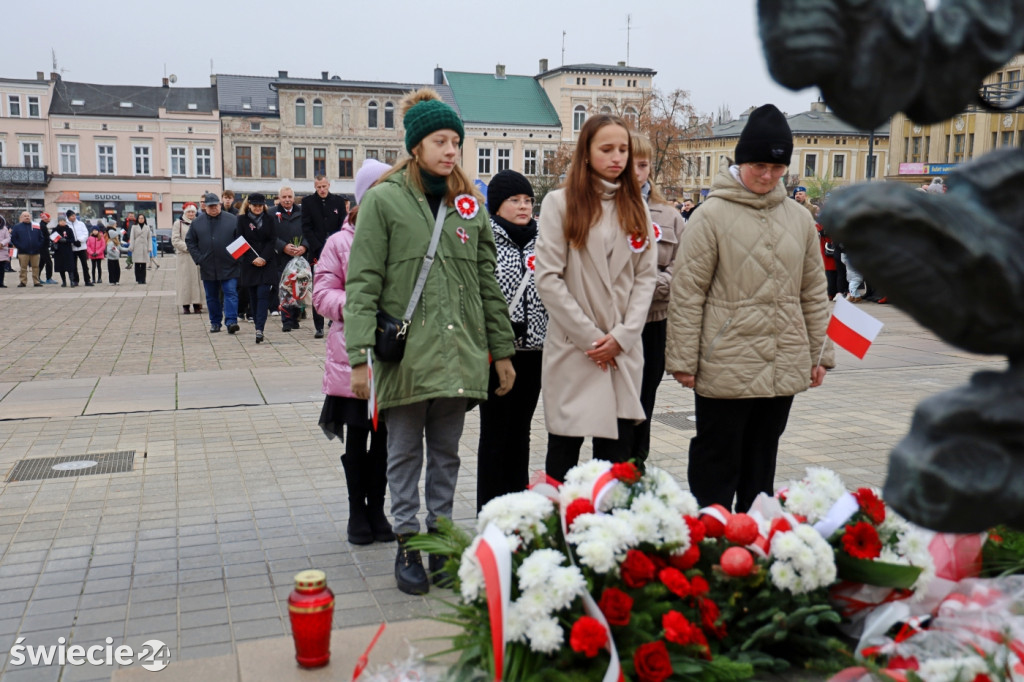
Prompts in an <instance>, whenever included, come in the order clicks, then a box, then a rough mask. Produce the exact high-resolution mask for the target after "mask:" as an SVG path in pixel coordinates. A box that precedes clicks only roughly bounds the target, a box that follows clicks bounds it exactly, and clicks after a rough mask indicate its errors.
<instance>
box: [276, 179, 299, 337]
mask: <svg viewBox="0 0 1024 682" xmlns="http://www.w3.org/2000/svg"><path fill="white" fill-rule="evenodd" d="M271 214H272V215H273V216H274V235H275V236H276V237H277V245H276V248H275V250H276V251H277V265H276V267H277V279H278V281H280V280H281V275H282V274H284V267H285V266H286V265H288V261H290V260H291V259H292V258H294V257H295V256H305V255H306V250H307V247H306V242H305V240H304V239H303V236H302V207H301V206H296V205H295V192H294V191H293V190H292V188H291V187H282V188H281V189H280V190H279V191H278V192H277V206H275V207H274V209H273V210H272V211H271ZM296 242H297V243H296ZM271 300H273V301H278V300H279V299H278V294H277V291H276V290H275V291H274V295H273V297H272V299H271ZM274 308H275V309H277V308H278V305H275V306H274ZM299 313H300V311H299V308H298V306H287V307H285V308H284V309H282V310H281V331H283V332H290V331H291V330H293V329H298V328H299Z"/></svg>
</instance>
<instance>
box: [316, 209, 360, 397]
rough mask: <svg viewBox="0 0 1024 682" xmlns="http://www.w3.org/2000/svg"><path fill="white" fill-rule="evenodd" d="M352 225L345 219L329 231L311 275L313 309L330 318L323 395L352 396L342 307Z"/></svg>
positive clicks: (343, 305)
mask: <svg viewBox="0 0 1024 682" xmlns="http://www.w3.org/2000/svg"><path fill="white" fill-rule="evenodd" d="M355 235H356V232H355V228H353V227H352V225H350V224H349V222H348V218H346V219H345V222H344V223H342V225H341V229H340V230H339V231H338V232H335V233H334V234H332V235H331V236H330V237H329V238H328V239H327V243H326V244H325V245H324V249H323V251H322V252H321V253H320V260H319V261H317V264H316V275H315V276H314V278H313V305H314V306H315V307H316V311H317V312H318V313H320V314H321V315H323V316H324V317H326V318H327V319H329V320H332V321H333V324H332V325H331V328H330V330H328V332H327V361H326V363H325V365H324V387H323V392H324V393H325V394H326V395H334V396H339V397H342V398H355V397H356V394H355V393H353V392H352V367H350V366H349V364H348V351H347V350H346V349H345V325H344V320H343V319H342V310H343V309H344V308H345V277H346V275H347V274H348V254H349V252H350V251H351V250H352V239H353V238H354V237H355Z"/></svg>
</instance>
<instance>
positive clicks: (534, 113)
mask: <svg viewBox="0 0 1024 682" xmlns="http://www.w3.org/2000/svg"><path fill="white" fill-rule="evenodd" d="M444 75H445V78H446V79H447V80H448V85H449V87H451V89H452V94H453V95H454V96H455V101H456V102H457V103H458V105H459V111H460V112H461V114H462V120H463V121H465V122H466V123H491V124H498V125H502V124H504V125H523V126H554V127H558V126H560V125H561V122H560V121H559V120H558V112H556V111H555V108H554V107H553V106H552V105H551V102H550V100H548V96H547V94H546V93H545V92H544V89H543V88H542V87H541V86H540V83H538V82H537V81H536V80H534V78H533V76H506V77H505V78H495V77H494V74H493V73H464V72H459V71H445V73H444Z"/></svg>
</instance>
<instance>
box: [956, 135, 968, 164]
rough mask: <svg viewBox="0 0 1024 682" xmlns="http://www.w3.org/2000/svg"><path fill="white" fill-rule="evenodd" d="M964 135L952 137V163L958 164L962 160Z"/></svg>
mask: <svg viewBox="0 0 1024 682" xmlns="http://www.w3.org/2000/svg"><path fill="white" fill-rule="evenodd" d="M966 138H967V136H966V135H963V134H961V135H956V136H954V137H953V163H960V162H961V161H963V160H964V143H965V142H966Z"/></svg>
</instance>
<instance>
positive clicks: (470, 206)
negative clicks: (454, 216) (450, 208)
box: [455, 194, 480, 220]
mask: <svg viewBox="0 0 1024 682" xmlns="http://www.w3.org/2000/svg"><path fill="white" fill-rule="evenodd" d="M455 210H456V211H458V212H459V216H460V217H461V218H462V219H463V220H472V219H473V218H475V217H476V214H477V213H479V212H480V203H479V202H478V201H477V200H476V198H475V197H473V196H472V195H470V194H460V195H459V196H457V197H455Z"/></svg>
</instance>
